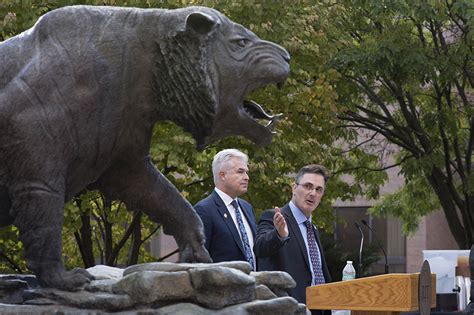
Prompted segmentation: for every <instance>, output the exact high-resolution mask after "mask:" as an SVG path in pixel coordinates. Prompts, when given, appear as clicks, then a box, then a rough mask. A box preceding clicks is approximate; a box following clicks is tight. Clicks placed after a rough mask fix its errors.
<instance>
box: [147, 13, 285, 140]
mask: <svg viewBox="0 0 474 315" xmlns="http://www.w3.org/2000/svg"><path fill="white" fill-rule="evenodd" d="M172 11H174V12H175V13H177V12H176V11H179V13H180V14H181V15H185V18H184V20H183V23H182V24H181V25H180V24H177V25H176V28H175V29H176V31H173V32H169V36H168V38H167V40H166V42H164V43H163V42H160V43H158V44H159V47H160V49H159V53H158V58H157V67H156V68H157V69H161V71H158V72H156V71H155V72H156V73H157V74H156V75H157V76H159V78H157V81H158V82H157V86H158V89H157V93H158V94H157V97H158V98H160V99H161V100H162V101H164V102H166V104H174V106H168V107H167V108H166V109H165V110H166V111H167V114H166V117H167V118H168V119H170V120H172V121H174V122H175V123H177V124H178V125H180V126H182V127H183V128H184V129H185V130H187V131H189V132H190V133H191V134H192V135H193V137H194V138H195V139H196V141H197V146H198V148H201V149H202V148H204V147H205V146H206V145H208V144H210V143H212V142H215V141H217V140H219V139H221V138H224V137H226V136H232V135H239V136H244V137H246V138H248V139H249V140H251V141H252V142H254V143H255V144H257V145H266V144H269V143H270V142H271V140H272V137H273V135H274V134H275V131H274V127H275V125H276V122H277V120H278V119H279V118H280V116H281V115H273V116H272V115H269V114H267V113H266V112H265V110H264V109H263V107H262V106H261V105H259V104H257V103H256V102H254V101H251V100H248V99H247V95H248V94H249V93H250V92H252V91H254V90H255V89H258V88H260V87H263V86H266V85H268V84H276V85H277V87H278V88H282V86H283V83H284V81H285V80H286V78H287V76H288V74H289V71H290V68H289V60H290V55H289V54H288V52H287V51H286V50H285V49H284V48H282V47H281V46H279V45H277V44H274V43H272V42H269V41H265V40H262V39H260V38H259V37H258V36H257V35H255V34H254V33H253V32H251V31H250V30H248V29H246V28H245V27H243V26H242V25H240V24H236V23H234V22H232V21H231V20H230V19H228V18H227V17H226V16H224V15H223V14H221V13H220V12H218V11H216V10H213V9H210V8H204V7H190V8H185V9H180V10H172ZM170 92H171V94H170ZM163 97H166V98H167V99H165V100H163ZM259 121H266V123H265V124H261V123H260V122H259Z"/></svg>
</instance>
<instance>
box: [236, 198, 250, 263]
mask: <svg viewBox="0 0 474 315" xmlns="http://www.w3.org/2000/svg"><path fill="white" fill-rule="evenodd" d="M231 205H232V206H233V207H234V209H235V216H236V218H237V224H238V225H239V231H240V236H241V237H242V244H243V245H244V252H245V257H246V258H247V261H248V262H249V263H250V265H251V266H252V269H254V262H253V255H252V249H251V248H250V242H249V238H248V236H247V232H245V226H244V221H243V220H242V214H241V213H240V210H239V205H238V204H237V201H236V200H232V202H231Z"/></svg>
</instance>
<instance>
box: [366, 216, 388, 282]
mask: <svg viewBox="0 0 474 315" xmlns="http://www.w3.org/2000/svg"><path fill="white" fill-rule="evenodd" d="M361 222H362V224H363V225H365V226H366V227H367V228H368V229H369V230H371V231H372V233H374V234H375V231H374V230H373V229H372V228H371V227H370V225H369V224H368V223H367V221H365V220H364V219H362V220H361ZM380 249H381V250H382V253H383V256H384V257H385V274H387V273H389V267H388V259H387V253H386V252H385V249H383V246H382V245H380Z"/></svg>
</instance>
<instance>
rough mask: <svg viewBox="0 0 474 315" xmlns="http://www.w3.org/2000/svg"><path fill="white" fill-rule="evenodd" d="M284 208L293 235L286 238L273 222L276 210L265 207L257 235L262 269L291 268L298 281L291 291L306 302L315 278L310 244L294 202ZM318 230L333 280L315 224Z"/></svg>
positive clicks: (325, 271)
mask: <svg viewBox="0 0 474 315" xmlns="http://www.w3.org/2000/svg"><path fill="white" fill-rule="evenodd" d="M281 211H282V214H283V216H284V217H285V220H286V224H287V226H288V232H289V235H288V236H289V239H288V240H287V241H286V242H282V241H281V240H280V238H279V237H278V232H277V230H276V229H275V227H274V226H273V216H274V214H275V210H267V211H265V212H264V213H263V214H262V216H261V217H260V221H259V222H258V227H257V239H256V242H255V247H254V251H255V254H256V255H257V257H258V263H259V264H258V270H260V271H265V270H270V271H272V270H280V271H286V272H288V273H289V274H290V275H291V276H292V277H293V279H294V280H295V281H296V287H295V288H294V289H290V290H289V292H288V293H289V294H290V296H292V297H294V298H295V299H296V300H298V302H300V303H304V304H306V287H308V286H310V285H311V280H312V279H311V278H312V276H311V269H310V264H309V259H308V253H307V251H306V245H305V243H304V239H303V236H302V235H301V231H300V229H299V227H298V223H296V219H295V217H294V216H293V213H292V212H291V209H290V206H289V205H288V204H286V205H285V206H284V207H283V208H282V209H281ZM314 231H315V235H316V241H317V243H318V246H319V249H320V250H321V261H322V268H323V274H324V279H325V280H326V282H330V281H331V276H330V275H329V270H328V268H327V265H326V260H325V259H324V253H323V249H322V247H321V242H320V240H319V233H318V231H317V230H316V229H315V228H314Z"/></svg>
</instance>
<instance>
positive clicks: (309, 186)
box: [296, 183, 324, 194]
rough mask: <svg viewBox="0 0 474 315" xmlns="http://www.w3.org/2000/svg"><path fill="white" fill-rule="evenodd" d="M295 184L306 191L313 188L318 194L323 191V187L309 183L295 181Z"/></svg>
mask: <svg viewBox="0 0 474 315" xmlns="http://www.w3.org/2000/svg"><path fill="white" fill-rule="evenodd" d="M296 185H299V186H301V187H303V189H304V190H306V191H307V192H310V191H312V190H313V189H314V191H315V192H316V193H318V194H322V193H324V187H321V186H314V185H313V184H311V183H304V184H300V183H296Z"/></svg>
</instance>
